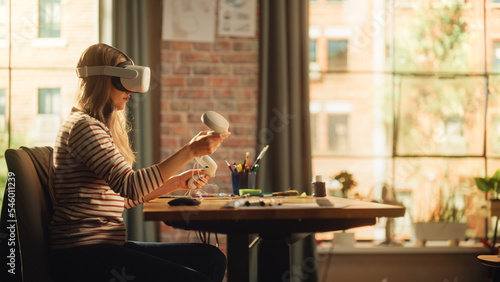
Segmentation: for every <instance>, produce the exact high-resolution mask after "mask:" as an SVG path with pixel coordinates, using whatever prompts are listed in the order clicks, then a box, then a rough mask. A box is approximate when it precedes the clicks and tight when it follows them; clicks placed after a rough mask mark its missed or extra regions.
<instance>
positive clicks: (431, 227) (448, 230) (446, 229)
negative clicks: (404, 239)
mask: <svg viewBox="0 0 500 282" xmlns="http://www.w3.org/2000/svg"><path fill="white" fill-rule="evenodd" d="M459 197H461V195H460V194H455V193H451V194H450V196H448V197H442V195H441V199H442V200H441V201H440V203H439V204H438V205H437V206H436V208H435V209H434V211H433V213H432V214H431V217H430V219H429V220H428V221H423V222H415V223H414V224H413V226H414V230H415V237H416V240H417V244H418V245H421V246H425V245H426V243H427V241H448V243H449V245H450V246H458V244H459V242H460V241H462V240H465V231H466V229H467V226H466V224H465V209H464V208H463V207H461V206H460V204H459V203H460V202H461V201H460V199H459Z"/></svg>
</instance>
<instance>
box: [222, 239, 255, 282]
mask: <svg viewBox="0 0 500 282" xmlns="http://www.w3.org/2000/svg"><path fill="white" fill-rule="evenodd" d="M249 274H250V271H249V265H248V234H240V233H229V234H227V281H228V282H248V281H249Z"/></svg>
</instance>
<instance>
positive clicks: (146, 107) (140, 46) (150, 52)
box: [112, 0, 161, 242]
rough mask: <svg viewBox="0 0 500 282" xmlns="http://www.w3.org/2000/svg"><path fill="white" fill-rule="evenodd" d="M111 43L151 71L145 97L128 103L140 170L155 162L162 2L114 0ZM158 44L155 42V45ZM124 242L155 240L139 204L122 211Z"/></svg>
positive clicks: (152, 227) (153, 226) (155, 234)
mask: <svg viewBox="0 0 500 282" xmlns="http://www.w3.org/2000/svg"><path fill="white" fill-rule="evenodd" d="M112 14H113V16H112V17H113V20H112V25H113V27H112V30H113V37H112V44H113V46H115V47H117V48H118V49H120V50H122V51H124V52H125V53H126V54H127V55H129V56H130V57H131V58H132V60H134V63H135V64H136V65H143V66H149V67H150V68H151V87H150V91H149V92H148V93H146V94H133V95H132V98H131V100H130V102H129V103H128V105H127V107H128V113H129V117H128V119H129V120H130V122H131V123H132V129H133V131H132V133H131V136H130V137H131V140H133V143H132V146H133V148H134V151H135V152H137V162H136V168H137V169H139V168H143V167H148V166H151V165H153V164H154V163H156V162H158V159H157V158H155V156H159V154H158V152H157V151H155V149H156V148H159V146H158V142H157V139H159V138H156V137H157V135H156V134H157V130H153V128H155V127H154V126H155V124H156V122H157V120H158V116H159V111H158V110H157V109H156V108H155V106H154V105H159V104H160V103H158V100H159V91H160V89H159V88H160V87H159V84H158V76H159V71H158V70H159V62H160V60H159V59H158V57H159V53H160V51H159V48H160V46H161V44H160V42H159V40H161V39H160V38H161V36H160V27H161V24H158V22H159V21H160V22H161V0H150V1H140V0H127V1H121V0H113V7H112ZM157 41H158V42H157ZM124 218H125V222H126V226H127V240H134V241H150V242H151V241H157V240H158V232H157V230H156V226H157V224H156V223H155V222H145V221H144V220H143V213H142V205H140V206H138V207H135V208H132V209H130V210H127V211H125V213H124Z"/></svg>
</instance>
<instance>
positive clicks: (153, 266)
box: [52, 242, 226, 282]
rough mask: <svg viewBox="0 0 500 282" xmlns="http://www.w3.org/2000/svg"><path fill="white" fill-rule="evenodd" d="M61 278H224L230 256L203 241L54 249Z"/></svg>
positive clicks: (111, 281)
mask: <svg viewBox="0 0 500 282" xmlns="http://www.w3.org/2000/svg"><path fill="white" fill-rule="evenodd" d="M52 264H53V269H54V272H55V274H56V278H57V280H58V281H86V282H88V281H105V282H124V281H129V282H139V281H147V282H155V281H181V282H189V281H196V282H202V281H217V282H219V281H222V280H223V279H224V274H225V271H226V257H225V256H224V254H223V253H222V252H221V251H220V250H219V249H218V248H216V247H215V246H212V245H208V244H200V243H140V242H126V243H125V244H124V245H123V246H119V245H112V244H100V245H93V246H84V247H76V248H71V249H65V250H55V251H53V252H52Z"/></svg>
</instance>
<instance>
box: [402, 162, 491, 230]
mask: <svg viewBox="0 0 500 282" xmlns="http://www.w3.org/2000/svg"><path fill="white" fill-rule="evenodd" d="M484 172H485V167H484V159H480V158H477V159H470V158H453V159H450V158H448V159H445V158H396V163H395V171H394V177H395V183H396V187H397V191H408V192H409V193H410V197H409V198H410V201H409V202H406V208H407V213H410V215H411V218H412V220H413V222H427V221H431V220H433V219H436V218H440V219H441V221H457V222H466V221H467V222H468V224H469V231H468V232H469V234H468V235H469V236H471V237H483V236H484V217H482V216H479V208H480V207H481V204H479V203H481V202H482V201H484V193H482V192H480V191H479V189H477V187H476V186H475V183H474V177H475V176H478V175H483V174H484ZM443 203H449V204H450V205H451V206H452V207H456V209H453V208H450V209H447V210H446V211H445V212H443V210H442V209H441V208H442V204H443Z"/></svg>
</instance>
